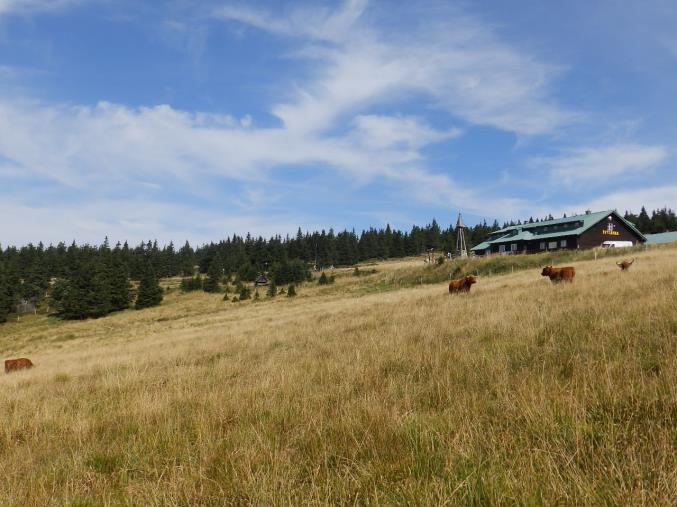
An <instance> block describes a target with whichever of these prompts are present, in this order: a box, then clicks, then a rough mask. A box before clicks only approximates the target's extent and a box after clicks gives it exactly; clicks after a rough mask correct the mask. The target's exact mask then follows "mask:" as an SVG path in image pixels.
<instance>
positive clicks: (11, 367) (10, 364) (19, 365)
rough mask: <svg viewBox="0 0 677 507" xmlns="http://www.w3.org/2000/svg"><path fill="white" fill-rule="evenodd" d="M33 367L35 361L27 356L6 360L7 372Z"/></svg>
mask: <svg viewBox="0 0 677 507" xmlns="http://www.w3.org/2000/svg"><path fill="white" fill-rule="evenodd" d="M32 367H33V363H32V362H31V360H30V359H27V358H25V357H21V358H19V359H7V360H5V373H12V372H13V371H17V370H23V369H26V368H32Z"/></svg>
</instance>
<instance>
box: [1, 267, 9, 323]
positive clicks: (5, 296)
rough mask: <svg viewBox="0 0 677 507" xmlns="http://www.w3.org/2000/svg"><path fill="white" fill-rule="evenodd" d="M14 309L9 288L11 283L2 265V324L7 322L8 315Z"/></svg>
mask: <svg viewBox="0 0 677 507" xmlns="http://www.w3.org/2000/svg"><path fill="white" fill-rule="evenodd" d="M11 309H12V299H11V294H10V290H9V284H8V283H7V279H6V278H5V273H4V270H3V268H2V266H0V324H1V323H3V322H7V316H8V315H9V313H10V311H11Z"/></svg>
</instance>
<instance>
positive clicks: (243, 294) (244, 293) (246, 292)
mask: <svg viewBox="0 0 677 507" xmlns="http://www.w3.org/2000/svg"><path fill="white" fill-rule="evenodd" d="M251 297H252V290H251V289H250V288H249V287H242V289H241V290H240V301H244V300H245V299H251Z"/></svg>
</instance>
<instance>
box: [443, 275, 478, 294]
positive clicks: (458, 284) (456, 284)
mask: <svg viewBox="0 0 677 507" xmlns="http://www.w3.org/2000/svg"><path fill="white" fill-rule="evenodd" d="M473 283H477V278H475V277H474V276H472V275H468V276H464V277H463V278H457V279H456V280H451V281H450V282H449V294H452V293H454V292H470V287H472V284H473Z"/></svg>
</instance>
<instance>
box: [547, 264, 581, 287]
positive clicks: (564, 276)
mask: <svg viewBox="0 0 677 507" xmlns="http://www.w3.org/2000/svg"><path fill="white" fill-rule="evenodd" d="M541 276H547V277H549V278H550V281H551V282H552V283H560V282H573V281H574V276H576V268H574V267H572V266H565V267H562V268H555V267H553V266H546V267H544V268H543V271H542V272H541Z"/></svg>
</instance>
